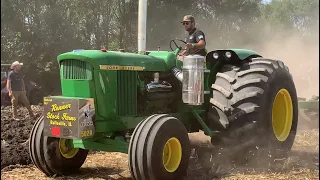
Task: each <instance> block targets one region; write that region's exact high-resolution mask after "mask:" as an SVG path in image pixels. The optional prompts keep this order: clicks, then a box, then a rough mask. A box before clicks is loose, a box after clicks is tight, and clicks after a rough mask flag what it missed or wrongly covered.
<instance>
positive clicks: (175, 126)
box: [148, 119, 191, 179]
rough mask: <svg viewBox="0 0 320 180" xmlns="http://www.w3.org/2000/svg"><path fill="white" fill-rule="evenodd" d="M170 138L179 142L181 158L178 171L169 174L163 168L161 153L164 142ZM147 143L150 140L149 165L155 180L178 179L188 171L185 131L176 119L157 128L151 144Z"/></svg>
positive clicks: (187, 143)
mask: <svg viewBox="0 0 320 180" xmlns="http://www.w3.org/2000/svg"><path fill="white" fill-rule="evenodd" d="M172 137H175V138H177V139H178V140H179V141H180V143H181V148H182V157H181V161H180V165H179V167H178V169H177V170H176V171H174V172H172V173H170V172H168V171H167V170H166V169H165V167H164V166H163V162H162V161H163V159H162V158H163V157H162V153H163V150H164V147H165V144H166V142H167V141H168V140H169V139H170V138H172ZM149 141H150V138H149V139H148V144H149V146H152V148H151V159H150V161H151V162H150V163H151V166H152V171H153V174H154V175H155V176H156V179H179V178H180V177H181V176H183V175H185V173H186V172H185V170H186V169H188V164H189V157H190V151H191V150H190V144H189V137H188V134H187V131H186V129H185V127H184V126H183V124H182V123H181V122H179V121H178V120H176V119H170V120H168V121H166V122H165V123H164V124H163V125H162V126H161V127H160V128H159V130H158V133H157V134H156V136H155V138H154V140H153V142H152V143H149Z"/></svg>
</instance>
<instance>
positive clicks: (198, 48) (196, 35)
mask: <svg viewBox="0 0 320 180" xmlns="http://www.w3.org/2000/svg"><path fill="white" fill-rule="evenodd" d="M181 23H182V24H183V25H184V29H185V30H186V31H187V32H188V34H187V37H186V39H185V41H186V43H187V44H186V49H187V50H189V51H187V50H184V51H182V52H181V53H180V54H179V55H180V56H184V55H187V54H197V55H200V56H206V54H207V52H206V39H205V35H204V33H203V32H202V31H201V30H200V29H198V28H196V26H195V19H194V17H193V16H192V15H186V16H184V17H183V21H182V22H181Z"/></svg>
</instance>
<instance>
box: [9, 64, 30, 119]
mask: <svg viewBox="0 0 320 180" xmlns="http://www.w3.org/2000/svg"><path fill="white" fill-rule="evenodd" d="M21 65H22V63H19V62H18V61H15V62H13V63H12V65H11V69H12V71H11V72H10V73H9V74H8V78H7V89H8V91H9V96H10V97H11V104H12V116H13V119H14V120H19V119H18V117H17V106H18V102H19V101H21V102H22V103H23V105H24V106H25V107H26V108H27V109H28V111H29V115H30V116H31V117H34V114H33V112H32V110H31V106H30V103H29V101H28V98H27V95H26V90H25V85H24V81H23V74H22V73H21V71H20V69H21Z"/></svg>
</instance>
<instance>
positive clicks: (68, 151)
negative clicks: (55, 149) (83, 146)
mask: <svg viewBox="0 0 320 180" xmlns="http://www.w3.org/2000/svg"><path fill="white" fill-rule="evenodd" d="M59 150H60V153H61V155H62V156H63V157H65V158H67V159H70V158H73V157H74V156H76V154H77V153H78V151H79V149H78V148H73V147H71V145H70V140H68V139H60V140H59Z"/></svg>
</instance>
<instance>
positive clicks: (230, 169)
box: [1, 106, 319, 180]
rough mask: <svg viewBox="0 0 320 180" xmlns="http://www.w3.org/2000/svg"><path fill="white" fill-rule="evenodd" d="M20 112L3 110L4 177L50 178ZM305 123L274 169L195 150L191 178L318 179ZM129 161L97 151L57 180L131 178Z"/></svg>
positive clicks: (314, 132) (315, 144)
mask: <svg viewBox="0 0 320 180" xmlns="http://www.w3.org/2000/svg"><path fill="white" fill-rule="evenodd" d="M33 110H34V111H35V114H37V116H39V115H40V112H41V110H42V108H41V106H33ZM19 114H20V116H21V119H22V120H20V121H13V120H11V112H10V109H9V107H7V108H5V109H3V110H1V178H2V179H8V180H11V179H12V180H13V179H21V180H22V179H51V178H48V177H46V176H45V175H44V174H43V173H42V172H40V171H39V170H38V169H37V168H35V166H33V165H32V164H31V160H30V158H29V154H28V143H27V142H26V141H27V140H28V137H29V133H30V131H31V129H32V126H33V124H34V122H35V119H30V118H29V115H28V113H27V110H26V109H25V108H20V110H19ZM316 120H318V121H319V119H316ZM304 122H305V121H301V122H300V124H299V127H300V128H299V132H298V134H297V137H296V141H295V144H294V147H293V150H292V152H291V154H290V157H289V158H288V159H276V160H275V161H276V162H277V164H276V166H274V167H272V168H270V167H263V166H261V165H259V164H255V163H254V162H252V163H251V164H246V165H242V166H235V165H233V164H232V163H228V161H227V160H223V161H220V162H217V161H216V159H215V157H212V156H210V155H209V154H208V155H207V156H203V157H202V158H199V157H198V156H197V155H196V153H193V154H192V156H191V159H190V160H191V163H190V167H189V171H188V179H190V180H191V179H197V180H206V179H319V164H318V162H319V153H318V152H319V130H318V127H315V128H312V127H310V126H307V125H305V123H304ZM302 127H303V129H302ZM191 136H193V137H195V138H196V139H198V140H199V141H202V142H206V141H207V140H208V139H207V137H206V136H204V135H203V134H201V133H197V134H192V135H191ZM127 164H128V161H127V155H126V154H122V153H106V152H95V153H91V154H89V156H88V158H87V159H86V162H85V164H84V165H83V166H82V168H81V169H80V171H79V173H78V174H77V175H73V176H68V177H59V178H56V179H92V180H98V179H131V176H130V172H129V170H128V167H127Z"/></svg>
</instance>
